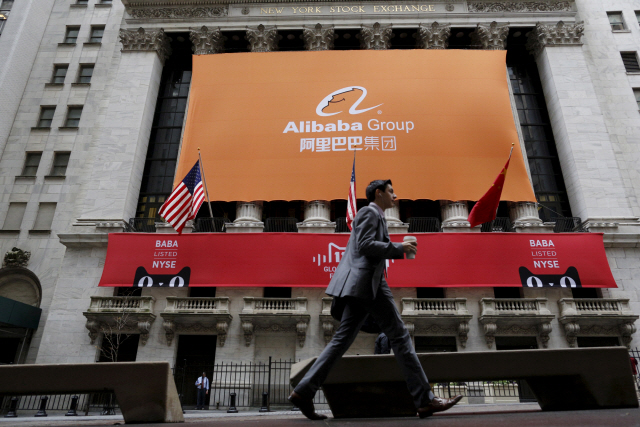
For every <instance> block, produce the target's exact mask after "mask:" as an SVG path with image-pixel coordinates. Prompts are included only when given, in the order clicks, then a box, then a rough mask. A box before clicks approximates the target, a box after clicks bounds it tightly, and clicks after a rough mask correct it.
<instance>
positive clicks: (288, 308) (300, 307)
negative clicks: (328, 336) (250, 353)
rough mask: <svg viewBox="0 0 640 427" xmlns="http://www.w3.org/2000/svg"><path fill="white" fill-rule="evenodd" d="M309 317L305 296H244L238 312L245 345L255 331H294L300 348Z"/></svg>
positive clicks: (302, 344)
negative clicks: (242, 306) (242, 305)
mask: <svg viewBox="0 0 640 427" xmlns="http://www.w3.org/2000/svg"><path fill="white" fill-rule="evenodd" d="M310 319H311V316H310V315H309V312H308V310H307V299H306V298H255V297H244V308H243V309H242V312H241V313H240V321H241V322H242V329H243V331H244V338H245V345H246V346H247V347H248V346H250V345H251V341H252V339H253V335H254V333H255V332H267V333H269V332H295V333H296V335H297V341H298V345H299V346H300V348H302V347H304V343H305V340H306V337H307V329H308V326H309V321H310Z"/></svg>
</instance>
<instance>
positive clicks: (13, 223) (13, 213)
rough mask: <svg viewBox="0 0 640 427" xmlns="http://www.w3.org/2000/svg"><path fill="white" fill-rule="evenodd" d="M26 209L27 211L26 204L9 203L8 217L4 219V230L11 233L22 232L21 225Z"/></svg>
mask: <svg viewBox="0 0 640 427" xmlns="http://www.w3.org/2000/svg"><path fill="white" fill-rule="evenodd" d="M25 209H27V204H26V203H22V202H13V203H9V210H8V211H7V216H6V217H5V219H4V224H3V225H2V229H3V230H11V231H16V230H20V225H21V224H22V217H24V211H25Z"/></svg>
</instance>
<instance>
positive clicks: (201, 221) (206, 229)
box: [193, 217, 231, 233]
mask: <svg viewBox="0 0 640 427" xmlns="http://www.w3.org/2000/svg"><path fill="white" fill-rule="evenodd" d="M228 222H231V221H229V220H228V219H227V218H221V217H214V218H211V217H202V218H197V219H196V221H195V223H194V224H193V232H194V233H225V232H226V231H227V229H226V227H225V224H226V223H228Z"/></svg>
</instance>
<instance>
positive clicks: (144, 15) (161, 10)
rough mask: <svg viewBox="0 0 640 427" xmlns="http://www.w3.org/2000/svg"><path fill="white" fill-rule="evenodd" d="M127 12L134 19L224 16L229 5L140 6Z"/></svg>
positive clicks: (227, 11)
mask: <svg viewBox="0 0 640 427" xmlns="http://www.w3.org/2000/svg"><path fill="white" fill-rule="evenodd" d="M128 12H129V15H131V17H132V18H134V19H189V18H224V17H225V16H227V15H228V14H229V7H228V6H227V5H224V6H212V7H202V6H200V7H198V6H194V7H141V8H132V9H129V11H128Z"/></svg>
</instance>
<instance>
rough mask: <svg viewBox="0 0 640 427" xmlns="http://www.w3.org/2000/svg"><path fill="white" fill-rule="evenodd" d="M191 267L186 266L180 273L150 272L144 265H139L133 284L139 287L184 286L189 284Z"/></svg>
mask: <svg viewBox="0 0 640 427" xmlns="http://www.w3.org/2000/svg"><path fill="white" fill-rule="evenodd" d="M190 276H191V269H190V268H189V267H184V268H183V269H182V270H180V272H179V273H178V274H149V273H147V270H145V269H144V267H138V268H137V270H136V275H135V277H134V278H133V286H134V287H139V288H150V287H154V288H155V287H161V286H165V287H168V288H182V287H184V286H189V277H190Z"/></svg>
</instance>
